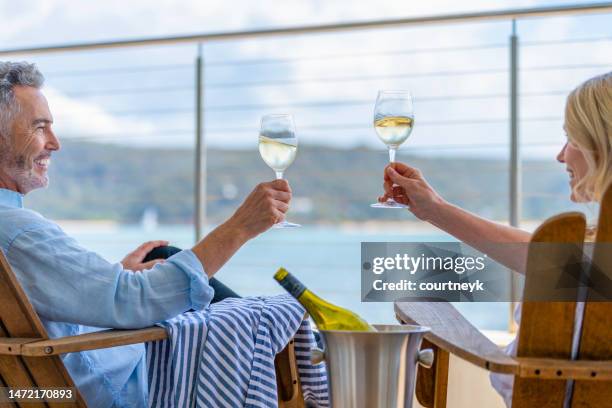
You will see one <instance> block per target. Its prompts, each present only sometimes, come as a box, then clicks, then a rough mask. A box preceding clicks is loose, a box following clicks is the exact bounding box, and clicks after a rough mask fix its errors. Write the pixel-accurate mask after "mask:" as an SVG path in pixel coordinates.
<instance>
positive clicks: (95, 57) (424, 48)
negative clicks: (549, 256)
mask: <svg viewBox="0 0 612 408" xmlns="http://www.w3.org/2000/svg"><path fill="white" fill-rule="evenodd" d="M580 3H586V2H579V1H572V2H570V1H555V2H552V1H535V0H530V1H526V0H525V1H495V2H493V1H481V0H467V1H463V2H456V1H447V0H439V1H427V2H405V1H397V0H396V1H376V2H373V1H372V2H355V1H331V2H330V1H258V2H252V1H232V2H231V6H229V4H230V3H229V2H227V1H218V0H208V1H181V2H173V1H140V0H136V1H130V2H125V1H118V0H109V1H105V2H86V1H80V2H75V1H68V0H45V1H43V0H40V1H35V0H30V1H21V2H14V1H7V0H0V49H12V48H19V47H31V46H40V45H56V44H66V43H80V42H90V41H111V40H119V39H129V38H141V37H157V36H173V35H185V34H194V33H207V32H220V31H241V30H251V29H261V28H275V27H291V26H296V25H314V24H322V23H340V22H348V21H367V20H379V19H388V18H401V17H412V16H419V15H442V14H451V13H460V12H474V11H484V10H502V9H508V8H523V7H536V6H549V5H563V4H580ZM510 33H511V23H510V22H509V21H495V22H478V23H461V24H444V25H432V26H423V27H403V28H387V29H376V30H364V31H352V32H343V33H331V34H310V35H300V36H290V37H278V38H265V39H251V40H240V41H220V42H214V43H207V44H205V45H204V48H203V55H204V62H205V68H204V78H205V86H204V95H205V137H206V141H207V144H208V145H209V146H214V147H222V148H255V146H256V140H257V134H258V127H259V118H260V117H261V116H262V115H263V114H267V113H291V114H293V115H294V117H295V122H296V125H297V129H298V139H299V141H300V143H310V144H325V145H329V146H332V147H336V148H345V147H355V146H363V145H365V146H368V147H373V148H378V149H381V150H382V149H384V145H382V143H381V142H380V141H379V140H378V139H377V138H376V136H375V133H374V131H373V129H372V110H373V107H374V102H375V99H376V94H377V91H378V90H379V89H409V90H411V92H412V93H413V95H414V99H415V129H414V132H413V134H412V136H411V137H410V139H409V140H408V141H407V142H406V143H405V145H404V146H403V147H402V151H404V152H408V151H410V152H412V153H417V154H430V155H431V154H433V155H451V156H454V155H459V156H460V155H476V156H500V157H501V156H507V153H508V137H509V130H508V129H509V125H508V120H507V118H508V111H509V108H508V96H507V95H508V89H509V76H508V67H509V49H508V42H509V35H510ZM517 33H518V35H519V42H520V53H519V66H520V69H521V73H520V94H521V99H520V117H521V126H520V134H521V143H522V152H523V154H524V156H525V157H538V158H540V157H552V156H554V154H555V152H556V151H557V150H558V149H559V148H560V147H561V146H562V144H563V142H564V138H565V136H564V134H563V131H562V129H561V126H562V117H563V106H564V100H565V96H566V95H567V93H568V92H569V91H570V90H571V89H573V88H574V87H575V86H576V85H578V84H579V83H580V82H582V81H584V80H586V79H588V78H589V77H592V76H594V75H597V74H600V73H603V72H607V71H610V70H612V13H608V14H592V15H583V16H572V17H548V18H531V19H522V20H519V21H518V22H517ZM196 53H197V46H196V45H195V44H187V45H185V44H182V45H173V46H163V47H159V46H157V47H138V48H126V49H121V50H98V51H92V52H75V53H55V54H53V55H42V56H41V55H37V56H31V55H17V56H11V57H10V59H27V60H30V61H35V62H37V64H38V65H39V66H40V68H41V70H42V71H43V73H44V74H45V76H46V78H47V84H46V89H45V92H46V94H47V96H48V99H49V102H50V104H51V110H52V112H53V113H54V115H55V119H56V129H57V130H58V133H59V134H60V136H61V137H64V138H76V139H85V140H96V141H103V142H113V143H122V144H130V145H132V144H135V145H149V146H150V145H155V146H162V147H165V146H168V147H169V146H185V147H190V146H193V139H194V136H193V134H194V109H195V108H194V100H195V97H194V59H195V56H196ZM2 58H5V57H2ZM5 59H6V58H5Z"/></svg>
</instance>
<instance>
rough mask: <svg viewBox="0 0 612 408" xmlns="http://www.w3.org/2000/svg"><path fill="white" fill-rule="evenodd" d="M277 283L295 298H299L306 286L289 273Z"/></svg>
mask: <svg viewBox="0 0 612 408" xmlns="http://www.w3.org/2000/svg"><path fill="white" fill-rule="evenodd" d="M279 284H280V285H281V286H282V287H283V288H285V290H286V291H287V292H289V293H290V294H291V296H293V297H294V298H296V299H299V297H300V296H302V294H303V293H304V291H305V290H306V286H304V284H303V283H302V282H300V281H299V280H298V279H297V278H296V277H295V276H293V275H291V274H288V275H287V276H286V277H285V279H283V280H281V281H280V282H279Z"/></svg>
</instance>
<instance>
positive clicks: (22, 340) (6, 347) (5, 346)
mask: <svg viewBox="0 0 612 408" xmlns="http://www.w3.org/2000/svg"><path fill="white" fill-rule="evenodd" d="M41 340H44V339H40V338H32V337H0V356H11V355H12V356H19V355H21V348H22V347H23V345H24V344H27V343H32V342H35V341H41Z"/></svg>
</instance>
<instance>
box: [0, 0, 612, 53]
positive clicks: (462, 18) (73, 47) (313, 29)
mask: <svg viewBox="0 0 612 408" xmlns="http://www.w3.org/2000/svg"><path fill="white" fill-rule="evenodd" d="M605 12H612V2H605V3H587V4H580V5H567V6H548V7H531V8H520V9H508V10H495V11H483V12H474V13H456V14H446V15H434V16H422V17H411V18H400V19H387V20H373V21H359V22H350V23H341V24H321V25H310V26H308V25H306V26H297V27H285V28H271V29H262V30H249V31H228V32H218V33H202V34H193V35H182V36H168V37H151V38H135V39H132V40H118V41H101V42H88V43H87V42H86V43H75V44H64V45H49V46H40V47H25V48H13V49H5V50H0V55H13V54H45V53H55V52H60V51H84V50H95V49H105V48H124V47H135V46H150V45H169V44H178V43H196V42H208V41H221V40H240V39H246V38H261V37H276V36H285V35H296V34H314V33H327V32H337V31H347V30H365V29H377V28H390V27H399V26H419V25H428V24H441V23H462V22H475V21H491V20H511V19H521V18H530V17H550V16H559V15H568V14H584V13H605Z"/></svg>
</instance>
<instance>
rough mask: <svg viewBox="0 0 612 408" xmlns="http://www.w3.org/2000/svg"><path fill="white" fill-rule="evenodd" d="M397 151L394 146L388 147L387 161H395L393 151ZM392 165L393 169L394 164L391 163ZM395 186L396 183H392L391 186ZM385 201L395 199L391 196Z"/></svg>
mask: <svg viewBox="0 0 612 408" xmlns="http://www.w3.org/2000/svg"><path fill="white" fill-rule="evenodd" d="M396 151H397V149H396V148H395V147H389V163H392V164H393V163H394V162H395V152H396ZM392 167H393V168H394V169H395V166H393V165H392ZM395 186H397V184H395V183H393V185H392V186H391V187H395ZM387 201H395V200H394V199H393V198H389V199H388V200H387Z"/></svg>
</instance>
